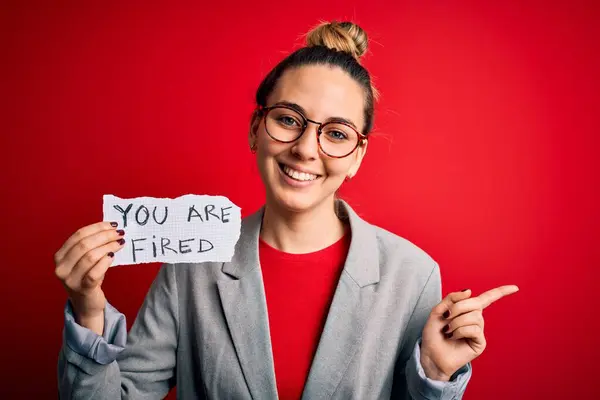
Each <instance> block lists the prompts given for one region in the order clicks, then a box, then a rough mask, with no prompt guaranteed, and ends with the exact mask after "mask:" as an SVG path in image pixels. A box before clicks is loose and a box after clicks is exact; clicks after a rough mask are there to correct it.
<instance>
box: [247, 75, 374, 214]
mask: <svg viewBox="0 0 600 400" xmlns="http://www.w3.org/2000/svg"><path fill="white" fill-rule="evenodd" d="M364 101H365V95H364V91H363V89H362V88H361V87H360V85H359V84H358V83H356V82H355V81H354V80H353V79H352V78H351V77H350V76H348V75H347V74H346V73H345V72H344V71H343V70H341V69H340V68H337V67H334V68H331V67H327V66H304V67H300V68H293V69H290V70H288V71H286V72H285V73H284V74H283V75H282V76H281V78H280V79H279V82H278V83H277V85H276V87H275V88H274V90H273V93H271V95H270V96H269V98H268V99H267V104H266V105H267V106H272V105H275V104H277V103H281V102H286V103H293V104H296V105H298V106H300V107H301V108H302V109H304V110H305V113H304V116H305V117H306V118H308V119H310V120H313V121H318V122H326V121H328V120H331V119H332V118H333V119H336V118H343V119H345V120H349V121H351V122H352V123H353V124H354V125H355V126H356V128H357V131H358V132H361V131H362V127H363V125H364V117H363V110H364ZM317 129H318V125H317V124H313V123H311V122H309V123H308V125H307V127H306V131H305V132H304V134H303V135H302V136H301V137H300V138H299V139H298V140H296V141H294V142H292V143H280V142H277V141H275V140H273V139H272V138H271V137H270V136H269V134H268V133H267V132H266V130H265V119H264V118H260V119H259V118H256V119H255V120H254V121H253V123H252V125H251V129H250V137H249V140H250V143H251V145H252V144H254V143H255V144H256V157H257V163H258V167H259V170H260V174H261V177H262V180H263V182H264V184H265V187H266V192H267V204H268V205H271V206H276V207H278V208H282V209H285V210H288V211H292V212H304V211H309V210H311V209H313V208H315V207H318V206H320V205H323V204H325V203H327V202H331V203H333V199H334V195H335V192H336V191H337V189H338V188H339V187H340V186H341V184H342V183H343V182H344V179H345V178H346V177H352V176H354V175H355V174H356V172H357V171H358V168H359V166H360V163H361V161H362V158H363V156H364V154H365V151H366V143H365V144H364V145H360V146H359V147H358V148H357V149H356V150H355V151H354V152H353V153H352V154H350V155H349V156H347V157H344V158H332V157H329V156H328V155H326V154H324V153H323V152H322V151H320V149H319V144H318V141H317ZM322 140H323V139H322Z"/></svg>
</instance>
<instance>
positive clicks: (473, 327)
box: [420, 285, 519, 381]
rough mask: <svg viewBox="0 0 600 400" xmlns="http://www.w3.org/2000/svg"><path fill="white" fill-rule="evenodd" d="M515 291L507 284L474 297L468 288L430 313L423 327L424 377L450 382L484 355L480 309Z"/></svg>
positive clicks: (446, 299)
mask: <svg viewBox="0 0 600 400" xmlns="http://www.w3.org/2000/svg"><path fill="white" fill-rule="evenodd" d="M518 290H519V288H518V287H517V286H515V285H507V286H500V287H497V288H495V289H491V290H488V291H487V292H485V293H482V294H480V295H479V296H477V297H473V298H471V290H468V289H467V290H466V291H464V292H453V293H450V294H448V296H446V297H445V298H444V299H443V300H442V301H441V302H440V303H439V304H438V305H437V306H435V307H434V308H433V310H431V313H430V314H429V319H428V320H427V323H426V324H425V327H424V328H423V335H422V341H421V360H420V361H421V365H422V366H423V370H424V371H425V375H427V377H428V378H430V379H433V380H439V381H449V380H450V377H451V376H452V374H454V373H455V372H456V371H458V370H459V369H460V368H461V367H462V366H464V365H466V364H467V363H468V362H470V361H471V360H473V359H475V358H476V357H478V356H479V355H480V354H481V353H483V350H484V349H485V346H486V340H485V336H484V334H483V309H484V308H486V307H487V306H489V305H490V304H492V303H493V302H495V301H496V300H499V299H501V298H502V297H504V296H507V295H509V294H512V293H515V292H517V291H518Z"/></svg>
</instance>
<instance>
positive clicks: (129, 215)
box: [103, 194, 241, 266]
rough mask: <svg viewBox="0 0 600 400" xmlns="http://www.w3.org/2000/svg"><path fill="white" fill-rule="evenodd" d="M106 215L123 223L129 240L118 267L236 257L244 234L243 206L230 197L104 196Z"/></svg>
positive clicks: (117, 255) (118, 258)
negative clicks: (242, 221)
mask: <svg viewBox="0 0 600 400" xmlns="http://www.w3.org/2000/svg"><path fill="white" fill-rule="evenodd" d="M103 200H104V205H103V214H104V216H103V220H104V221H115V222H118V223H119V226H118V228H117V229H123V230H124V231H125V236H124V239H125V245H124V246H123V248H122V249H121V250H120V251H117V252H115V258H114V261H113V263H112V266H117V265H126V264H142V263H154V262H161V263H193V262H203V261H218V262H228V261H231V257H232V256H233V252H234V248H235V244H236V243H237V241H238V239H239V237H240V229H241V209H240V208H239V207H238V206H236V205H235V204H233V203H232V202H231V201H230V200H229V199H228V198H227V197H224V196H207V195H194V194H186V195H183V196H180V197H177V198H174V199H170V198H154V197H136V198H131V199H122V198H119V197H116V196H113V195H109V194H107V195H104V197H103Z"/></svg>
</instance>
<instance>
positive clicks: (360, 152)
mask: <svg viewBox="0 0 600 400" xmlns="http://www.w3.org/2000/svg"><path fill="white" fill-rule="evenodd" d="M368 144H369V141H368V140H365V141H364V142H363V144H360V145H359V146H358V147H357V149H356V152H354V157H355V159H354V163H352V165H351V166H350V169H349V170H348V174H347V176H348V177H349V178H353V177H354V176H355V175H356V173H357V172H358V168H360V164H361V163H362V160H363V158H364V157H365V154H367V146H368Z"/></svg>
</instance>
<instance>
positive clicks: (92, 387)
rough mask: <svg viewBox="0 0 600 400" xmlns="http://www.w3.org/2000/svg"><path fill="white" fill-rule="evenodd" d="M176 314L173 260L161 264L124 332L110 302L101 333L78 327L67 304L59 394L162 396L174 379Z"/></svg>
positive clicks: (69, 396) (63, 396) (70, 396)
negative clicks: (134, 317) (132, 319)
mask: <svg viewBox="0 0 600 400" xmlns="http://www.w3.org/2000/svg"><path fill="white" fill-rule="evenodd" d="M178 313H179V310H178V300H177V284H176V281H175V271H174V267H173V266H172V265H163V266H161V268H160V271H159V273H158V275H157V277H156V278H155V280H154V282H153V283H152V285H151V287H150V290H149V292H148V294H147V295H146V298H145V300H144V303H143V305H142V307H141V308H140V311H139V313H138V315H137V318H136V320H135V322H134V324H133V326H132V328H131V331H130V332H129V335H127V332H126V329H127V328H126V323H125V317H124V315H123V314H121V313H119V312H118V311H117V310H116V309H114V308H113V307H112V306H110V305H109V304H107V306H106V309H105V325H104V333H103V335H102V336H99V335H97V334H96V333H94V332H92V331H91V330H89V329H86V328H84V327H82V326H79V325H78V324H77V323H76V322H75V320H74V319H73V315H72V312H71V310H70V305H69V304H67V307H66V310H65V330H64V338H63V345H62V348H61V350H60V354H59V360H58V384H59V396H60V398H61V399H111V400H114V399H120V398H122V397H123V398H141V397H143V398H146V399H148V398H157V399H158V398H163V397H164V396H165V395H166V394H167V393H168V392H169V390H170V388H172V387H173V386H174V384H175V382H174V371H175V365H176V350H177V337H178V320H179V317H178Z"/></svg>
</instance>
